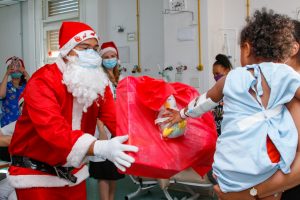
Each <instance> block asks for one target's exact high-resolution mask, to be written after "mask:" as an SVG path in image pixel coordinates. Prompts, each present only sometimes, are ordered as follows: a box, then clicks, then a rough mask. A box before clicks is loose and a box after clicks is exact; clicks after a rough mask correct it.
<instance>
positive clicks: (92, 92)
mask: <svg viewBox="0 0 300 200" xmlns="http://www.w3.org/2000/svg"><path fill="white" fill-rule="evenodd" d="M67 59H68V62H67V63H66V67H65V69H64V70H63V83H64V84H65V85H66V86H67V89H68V92H70V93H72V95H73V96H74V97H75V98H76V100H77V102H78V103H79V104H81V105H83V111H84V112H86V111H87V108H88V107H89V106H91V105H92V104H93V102H94V100H96V99H97V97H98V95H101V96H102V97H104V91H105V88H106V86H107V85H108V78H107V75H106V74H105V72H104V71H103V69H102V67H100V66H99V67H97V68H83V67H80V66H79V65H78V64H77V63H78V58H77V56H68V57H67Z"/></svg>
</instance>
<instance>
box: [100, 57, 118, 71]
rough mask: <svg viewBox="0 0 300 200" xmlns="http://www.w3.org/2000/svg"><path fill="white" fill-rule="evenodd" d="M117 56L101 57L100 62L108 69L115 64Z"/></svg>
mask: <svg viewBox="0 0 300 200" xmlns="http://www.w3.org/2000/svg"><path fill="white" fill-rule="evenodd" d="M117 62H118V61H117V58H110V59H103V61H102V64H103V65H104V67H106V68H108V69H112V68H114V67H115V66H116V65H117Z"/></svg>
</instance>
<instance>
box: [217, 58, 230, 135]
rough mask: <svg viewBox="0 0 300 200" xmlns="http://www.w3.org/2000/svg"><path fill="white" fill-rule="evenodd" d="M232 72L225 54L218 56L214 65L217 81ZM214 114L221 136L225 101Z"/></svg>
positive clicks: (221, 102)
mask: <svg viewBox="0 0 300 200" xmlns="http://www.w3.org/2000/svg"><path fill="white" fill-rule="evenodd" d="M230 70H232V65H231V63H230V60H229V59H228V57H227V56H226V55H224V54H218V55H217V56H216V61H215V62H214V64H213V75H214V79H215V81H218V80H219V79H220V78H222V77H223V76H226V75H227V74H228V73H229V72H230ZM213 114H214V118H215V122H216V127H217V132H218V135H221V123H222V120H223V101H220V102H219V105H217V106H216V107H215V108H214V109H213Z"/></svg>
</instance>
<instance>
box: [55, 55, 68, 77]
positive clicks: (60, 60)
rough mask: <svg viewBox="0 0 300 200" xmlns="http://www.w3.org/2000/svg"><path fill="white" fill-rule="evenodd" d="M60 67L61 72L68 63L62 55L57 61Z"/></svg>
mask: <svg viewBox="0 0 300 200" xmlns="http://www.w3.org/2000/svg"><path fill="white" fill-rule="evenodd" d="M55 63H56V65H57V67H58V69H59V70H60V72H61V73H63V72H64V71H65V69H66V63H65V62H64V60H63V58H62V57H61V55H59V56H58V57H57V59H56V61H55Z"/></svg>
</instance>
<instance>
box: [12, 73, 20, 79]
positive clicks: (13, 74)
mask: <svg viewBox="0 0 300 200" xmlns="http://www.w3.org/2000/svg"><path fill="white" fill-rule="evenodd" d="M10 76H11V78H21V76H22V73H21V72H13V73H11V74H10Z"/></svg>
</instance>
